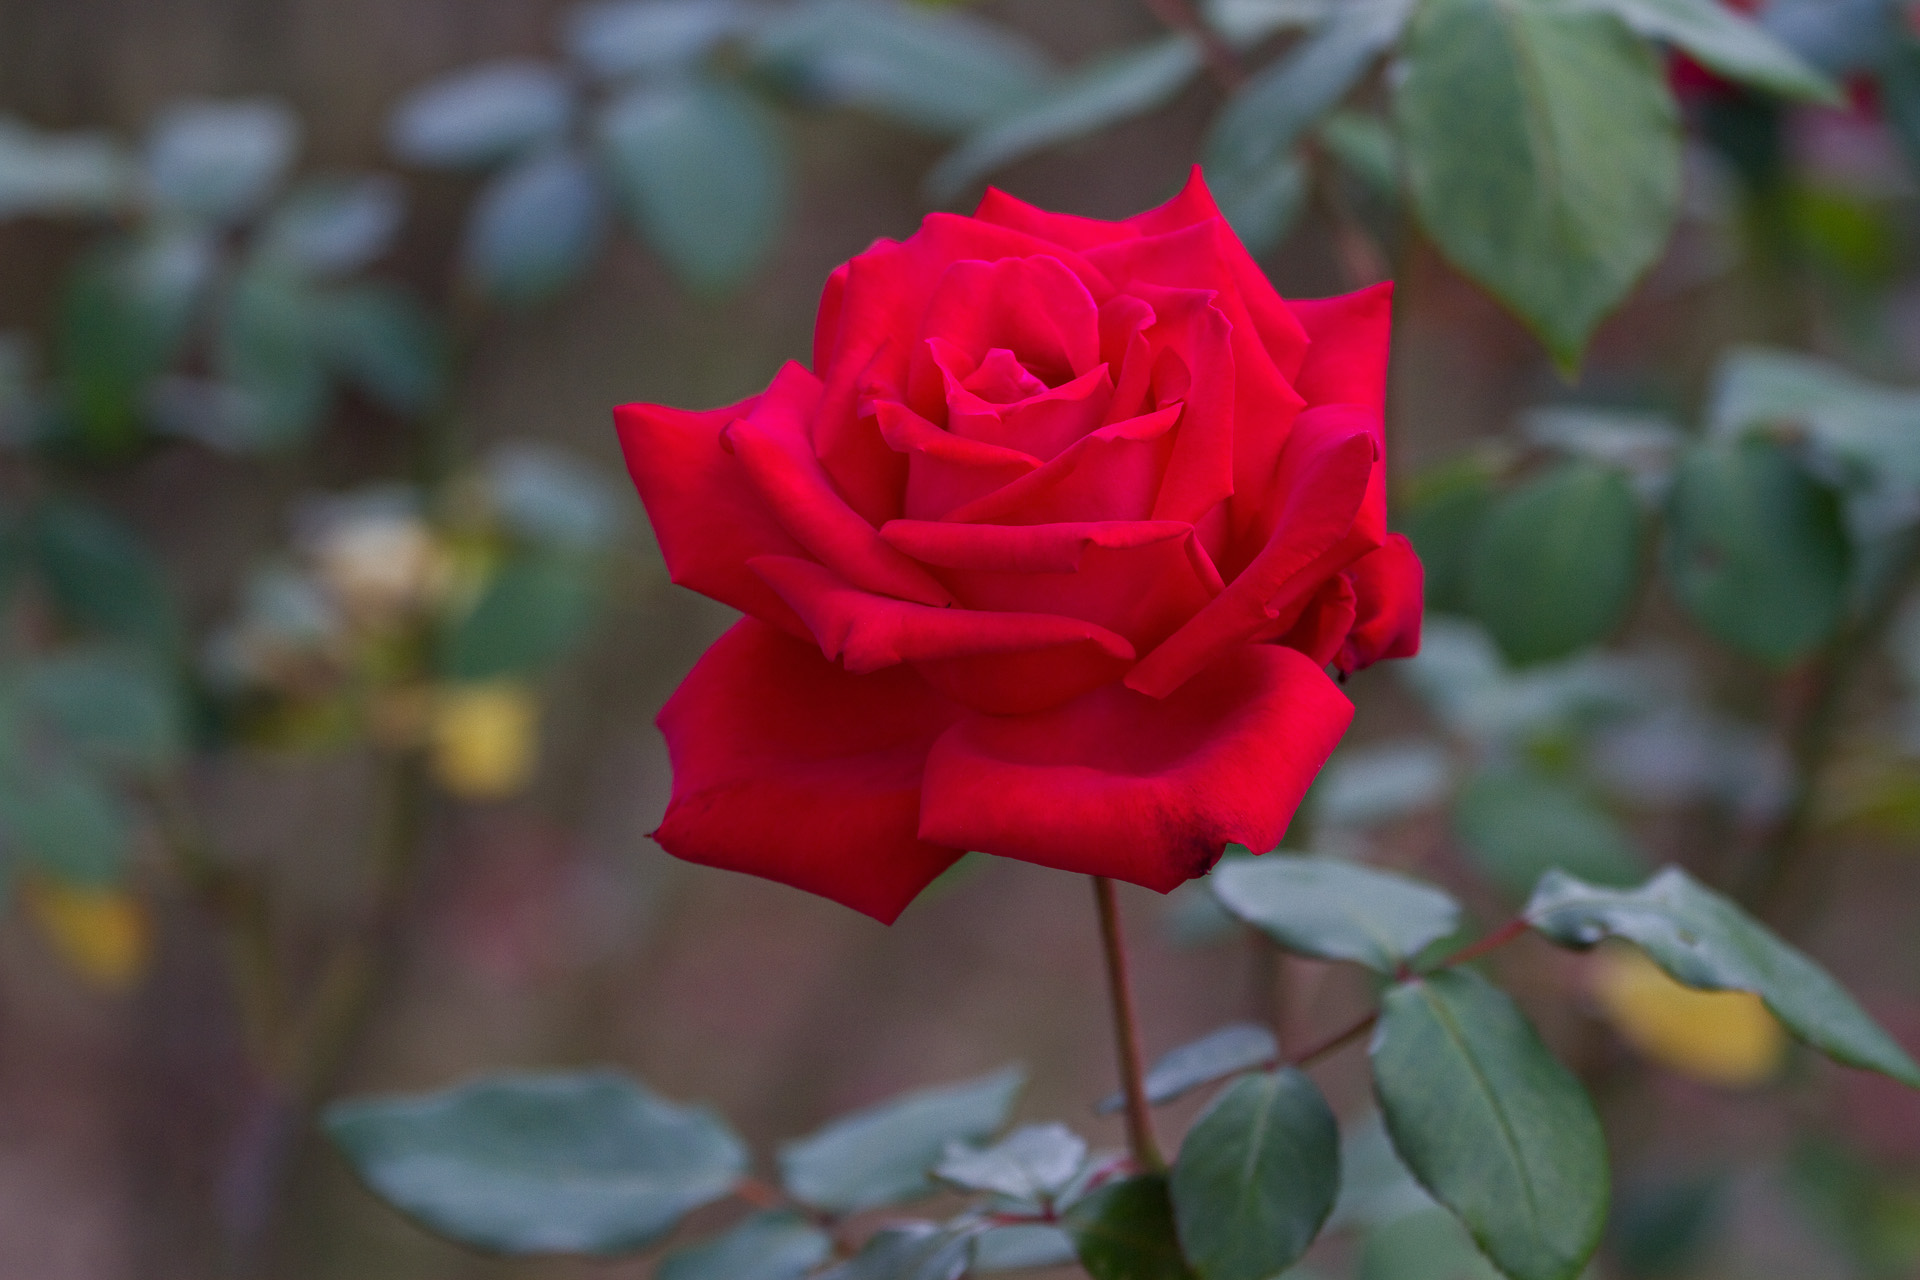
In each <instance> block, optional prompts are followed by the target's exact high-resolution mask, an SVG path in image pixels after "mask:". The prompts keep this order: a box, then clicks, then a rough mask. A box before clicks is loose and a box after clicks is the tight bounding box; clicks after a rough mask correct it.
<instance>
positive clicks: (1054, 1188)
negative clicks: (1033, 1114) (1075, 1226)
mask: <svg viewBox="0 0 1920 1280" xmlns="http://www.w3.org/2000/svg"><path fill="white" fill-rule="evenodd" d="M1086 1158H1087V1144H1086V1142H1085V1141H1084V1140H1083V1139H1082V1138H1081V1137H1080V1136H1079V1135H1078V1134H1076V1133H1075V1132H1074V1131H1073V1130H1071V1129H1069V1128H1067V1126H1065V1125H1063V1124H1033V1125H1026V1126H1023V1127H1022V1128H1019V1129H1015V1130H1014V1131H1013V1132H1012V1133H1010V1134H1008V1135H1007V1136H1006V1137H1004V1138H1002V1139H1001V1140H1000V1141H998V1142H996V1143H994V1144H993V1145H992V1146H990V1147H985V1148H973V1147H967V1146H964V1145H961V1144H958V1143H956V1144H953V1145H950V1146H949V1147H948V1148H947V1152H946V1154H945V1155H944V1156H942V1157H941V1159H940V1163H939V1164H937V1165H935V1166H934V1168H933V1176H934V1177H936V1178H938V1179H940V1180H941V1181H942V1182H948V1183H952V1184H953V1185H954V1186H956V1187H962V1188H965V1189H966V1190H968V1191H991V1192H993V1193H994V1194H995V1195H1002V1196H1011V1197H1012V1198H1014V1199H1016V1200H1034V1201H1038V1200H1041V1199H1044V1198H1046V1197H1049V1196H1053V1195H1056V1194H1058V1193H1059V1191H1060V1190H1061V1188H1063V1187H1065V1186H1066V1185H1067V1184H1068V1183H1069V1182H1071V1181H1073V1177H1074V1175H1075V1174H1077V1173H1079V1172H1080V1166H1081V1165H1082V1164H1083V1163H1084V1162H1085V1161H1086Z"/></svg>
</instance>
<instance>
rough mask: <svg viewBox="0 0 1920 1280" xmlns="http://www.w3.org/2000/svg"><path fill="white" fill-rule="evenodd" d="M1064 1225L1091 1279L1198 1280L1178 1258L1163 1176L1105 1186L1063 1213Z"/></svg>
mask: <svg viewBox="0 0 1920 1280" xmlns="http://www.w3.org/2000/svg"><path fill="white" fill-rule="evenodd" d="M1062 1225H1064V1226H1065V1227H1066V1229H1067V1234H1068V1235H1070V1236H1072V1237H1073V1243H1074V1247H1075V1248H1076V1249H1077V1250H1078V1251H1079V1254H1080V1265H1081V1266H1083V1267H1085V1268H1086V1269H1087V1274H1088V1275H1089V1276H1092V1277H1093V1280H1199V1277H1198V1276H1197V1275H1196V1274H1195V1272H1194V1271H1193V1269H1192V1268H1191V1267H1189V1266H1188V1265H1187V1261H1186V1259H1185V1258H1184V1257H1183V1256H1182V1255H1181V1253H1180V1238H1179V1236H1178V1234H1177V1233H1176V1230H1175V1227H1174V1222H1173V1200H1172V1197H1171V1196H1170V1195H1169V1194H1168V1188H1167V1179H1166V1176H1165V1175H1164V1174H1158V1173H1147V1174H1140V1175H1138V1176H1137V1177H1132V1178H1125V1179H1122V1180H1120V1181H1116V1182H1109V1183H1107V1184H1106V1185H1105V1186H1103V1187H1101V1188H1100V1189H1099V1190H1098V1191H1095V1192H1094V1193H1093V1194H1092V1195H1090V1196H1088V1197H1087V1198H1086V1199H1084V1200H1082V1201H1080V1202H1079V1203H1078V1204H1076V1205H1074V1206H1073V1207H1072V1208H1071V1209H1069V1210H1067V1212H1066V1216H1065V1218H1064V1220H1063V1223H1062Z"/></svg>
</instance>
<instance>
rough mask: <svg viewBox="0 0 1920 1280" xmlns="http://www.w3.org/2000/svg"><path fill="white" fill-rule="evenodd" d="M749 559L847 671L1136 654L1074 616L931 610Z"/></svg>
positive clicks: (767, 559)
mask: <svg viewBox="0 0 1920 1280" xmlns="http://www.w3.org/2000/svg"><path fill="white" fill-rule="evenodd" d="M750 563H751V565H752V568H753V571H754V572H755V573H757V574H759V575H760V576H761V577H762V578H765V579H766V580H767V584H768V585H769V586H771V587H772V588H773V589H774V590H775V591H777V592H779V593H780V597H781V598H782V599H783V600H785V601H786V602H787V603H788V604H789V605H791V606H793V610H794V612H795V613H797V614H799V615H800V617H801V618H803V619H804V620H805V621H806V623H807V626H808V627H809V628H810V629H811V630H812V632H813V634H814V636H815V637H816V638H817V639H818V640H819V642H820V651H821V653H823V654H824V655H826V656H827V657H828V658H839V659H841V660H842V661H844V662H845V663H846V665H847V670H849V671H854V672H866V671H877V670H879V669H880V668H881V667H887V666H893V665H894V664H896V663H901V662H919V661H929V660H936V659H941V658H959V657H970V656H973V655H976V654H1002V653H1020V652H1024V651H1026V650H1029V649H1057V648H1062V647H1080V648H1087V649H1089V650H1093V651H1097V652H1100V653H1104V654H1105V655H1107V656H1109V657H1111V658H1115V659H1119V660H1122V661H1125V660H1129V659H1131V658H1132V657H1133V656H1134V653H1133V646H1132V645H1130V644H1128V643H1127V641H1126V639H1125V637H1122V636H1117V635H1115V634H1114V633H1113V632H1111V631H1108V630H1107V629H1106V628H1104V627H1098V626H1095V625H1094V624H1092V623H1090V622H1083V621H1080V620H1079V619H1076V618H1065V617H1061V616H1059V615H1057V614H1050V613H988V612H981V611H978V610H974V609H959V608H951V609H934V608H930V607H928V606H927V605H923V604H909V603H907V602H906V601H904V600H895V599H893V598H891V597H889V596H877V595H874V594H872V593H870V592H866V591H862V590H860V589H859V588H858V587H855V586H853V585H852V584H850V583H848V582H846V581H844V580H843V579H841V578H838V577H836V576H835V575H834V574H833V572H832V571H831V570H829V569H824V568H822V567H821V566H819V565H817V564H815V563H814V562H813V561H811V560H801V559H797V558H795V557H792V556H761V557H759V558H757V559H755V560H753V561H751V562H750Z"/></svg>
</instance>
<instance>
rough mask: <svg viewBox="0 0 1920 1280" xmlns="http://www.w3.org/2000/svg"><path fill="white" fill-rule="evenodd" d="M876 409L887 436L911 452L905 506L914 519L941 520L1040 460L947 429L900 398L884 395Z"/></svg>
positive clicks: (1034, 467) (894, 445)
mask: <svg viewBox="0 0 1920 1280" xmlns="http://www.w3.org/2000/svg"><path fill="white" fill-rule="evenodd" d="M873 408H874V416H875V417H876V418H877V419H878V421H879V423H880V434H881V436H882V438H884V439H885V440H886V442H887V444H888V446H889V447H891V448H893V449H897V450H898V451H899V452H901V453H902V454H905V455H906V459H907V496H906V501H905V502H904V503H903V504H902V509H903V510H905V511H906V513H907V515H908V517H909V518H912V519H917V520H938V519H939V518H940V517H941V516H943V515H945V514H946V513H947V512H949V511H951V510H953V509H954V508H955V507H958V506H961V505H962V504H964V503H968V502H972V501H974V500H975V499H976V498H982V497H985V496H986V495H987V494H990V493H993V492H995V491H996V490H999V489H1002V488H1005V487H1006V486H1007V485H1008V484H1011V483H1012V482H1013V481H1015V480H1018V479H1019V478H1020V477H1021V476H1024V475H1027V474H1029V473H1030V472H1033V471H1036V470H1038V469H1039V467H1040V459H1038V458H1036V457H1033V456H1032V455H1030V454H1026V453H1021V452H1020V451H1019V450H1017V449H1004V448H1001V447H1000V446H998V445H993V444H986V443H984V442H982V441H979V440H969V439H967V438H966V437H965V436H957V435H955V434H953V433H952V432H950V431H942V430H941V429H940V428H939V427H936V426H934V425H933V424H932V423H931V422H928V421H927V420H926V419H925V418H923V417H921V416H920V415H919V414H917V413H915V412H914V411H913V410H911V409H909V408H907V406H905V405H903V404H899V403H897V402H895V401H892V400H882V401H880V402H879V403H878V404H876V405H874V407H873Z"/></svg>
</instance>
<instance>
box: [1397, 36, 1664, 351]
mask: <svg viewBox="0 0 1920 1280" xmlns="http://www.w3.org/2000/svg"><path fill="white" fill-rule="evenodd" d="M1402 53H1403V56H1404V57H1405V59H1406V74H1405V75H1404V77H1402V78H1401V79H1400V80H1399V82H1398V84H1397V85H1396V87H1395V91H1394V115H1395V119H1396V120H1397V122H1398V126H1399V134H1400V139H1401V142H1402V144H1403V145H1404V146H1405V148H1406V154H1407V169H1408V176H1409V179H1410V183H1411V188H1412V192H1413V199H1414V204H1415V207H1416V208H1417V209H1418V211H1419V214H1420V221H1421V223H1422V225H1423V226H1424V227H1425V228H1426V229H1427V231H1428V233H1429V234H1430V235H1432V236H1433V238H1434V240H1435V241H1436V243H1437V244H1438V245H1439V247H1440V249H1441V251H1442V252H1443V253H1444V254H1445V255H1446V256H1447V257H1448V259H1450V260H1451V261H1452V262H1453V263H1454V265H1455V266H1457V267H1459V268H1460V269H1461V270H1462V271H1463V272H1465V273H1466V274H1467V276H1469V277H1470V278H1471V279H1473V280H1475V281H1477V282H1478V283H1480V284H1482V285H1484V286H1485V287H1486V288H1487V289H1488V290H1490V291H1491V292H1492V293H1493V294H1494V296H1495V297H1497V298H1499V299H1500V300H1501V301H1502V302H1504V303H1506V304H1507V305H1508V306H1509V307H1511V308H1512V309H1513V311H1514V312H1515V313H1516V314H1517V315H1518V316H1519V317H1520V318H1521V319H1522V320H1524V321H1525V322H1526V323H1527V324H1528V326H1529V327H1531V328H1532V329H1533V330H1534V332H1535V333H1537V334H1538V335H1539V336H1540V339H1541V341H1542V342H1544V343H1545V344H1546V346H1547V348H1548V350H1549V351H1551V352H1552V353H1553V356H1554V358H1555V360H1556V361H1557V362H1558V363H1559V364H1560V366H1561V368H1562V369H1563V370H1567V369H1571V368H1573V367H1574V366H1575V365H1577V364H1578V363H1579V359H1580V354H1581V351H1582V350H1583V349H1584V348H1585V346H1586V344H1587V339H1588V337H1589V336H1590V335H1591V334H1592V332H1593V330H1594V328H1595V327H1596V326H1597V325H1598V324H1599V323H1600V321H1601V319H1602V318H1604V317H1605V316H1606V315H1607V313H1608V312H1610V311H1612V310H1613V309H1614V308H1615V307H1616V306H1618V305H1619V304H1620V302H1621V301H1622V300H1623V299H1624V298H1625V297H1626V295H1627V293H1628V291H1629V290H1630V289H1632V287H1633V285H1634V282H1635V281H1637V280H1638V279H1639V278H1640V276H1641V274H1642V273H1643V272H1645V271H1646V269H1647V268H1648V267H1650V266H1652V265H1653V262H1654V260H1655V259H1656V258H1658V257H1659V255H1660V252H1661V250H1662V248H1663V247H1664V246H1665V245H1666V242H1667V235H1668V233H1669V231H1670V230H1671V228H1672V226H1673V221H1674V218H1675V216H1676V215H1677V213H1678V212H1679V204H1680V147H1679V142H1680V137H1679V117H1678V111H1677V109H1676V107H1675V105H1674V102H1673V96H1672V94H1671V93H1670V92H1669V91H1668V89H1667V85H1666V80H1665V78H1664V72H1663V70H1662V68H1661V65H1660V62H1659V60H1658V59H1657V58H1656V57H1655V56H1654V54H1653V51H1652V50H1651V49H1650V48H1648V47H1647V46H1646V44H1645V43H1644V42H1643V41H1642V40H1641V39H1640V38H1639V37H1637V36H1635V35H1633V34H1632V33H1631V32H1629V31H1627V30H1626V29H1625V28H1624V27H1623V26H1621V25H1620V23H1619V22H1618V21H1617V20H1616V19H1614V18H1613V17H1611V16H1609V15H1606V14H1601V13H1593V12H1582V11H1579V10H1576V9H1573V8H1571V7H1569V6H1567V5H1563V4H1557V3H1554V2H1553V0H1429V2H1428V3H1425V4H1422V5H1421V6H1420V7H1419V9H1418V10H1417V11H1416V13H1415V14H1414V17H1413V20H1412V23H1411V24H1410V26H1409V27H1408V30H1407V35H1406V38H1405V41H1404V44H1403V48H1402Z"/></svg>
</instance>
